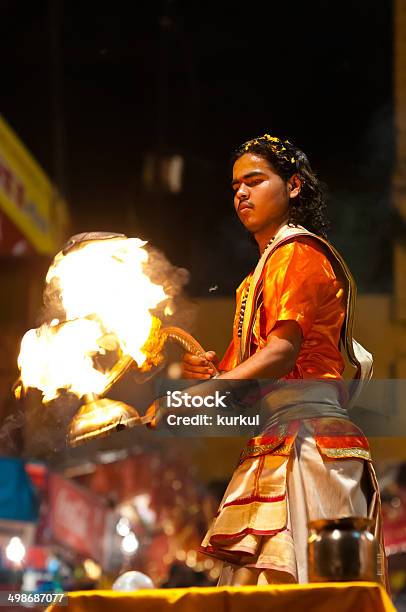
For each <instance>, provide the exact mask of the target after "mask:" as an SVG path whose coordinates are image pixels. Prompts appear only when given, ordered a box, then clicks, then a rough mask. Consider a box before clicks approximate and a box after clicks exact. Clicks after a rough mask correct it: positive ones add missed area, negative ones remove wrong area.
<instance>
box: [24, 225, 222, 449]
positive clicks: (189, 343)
mask: <svg viewBox="0 0 406 612" xmlns="http://www.w3.org/2000/svg"><path fill="white" fill-rule="evenodd" d="M123 240H127V236H125V235H124V234H116V233H111V232H87V233H84V234H77V235H75V236H72V237H71V238H70V239H69V241H68V242H67V243H66V245H65V246H64V248H63V249H62V251H61V252H60V253H58V254H57V255H56V257H55V260H54V262H55V261H58V262H62V261H63V260H64V257H65V256H66V255H69V254H70V252H71V251H76V250H80V249H82V248H84V247H85V246H86V245H88V244H89V243H95V242H96V243H101V242H106V241H107V242H108V241H118V242H120V241H123ZM117 261H121V260H120V258H117ZM84 318H87V317H84ZM89 318H91V317H89ZM65 323H66V321H59V320H58V321H57V322H56V323H55V325H53V326H54V327H55V326H56V327H58V326H63V325H64V324H65ZM168 340H172V341H174V342H176V343H177V344H179V345H180V346H181V347H182V348H183V349H184V350H185V351H188V352H190V353H193V354H195V355H203V354H204V352H205V351H204V349H203V347H202V346H201V345H200V344H199V343H198V342H197V341H196V340H195V339H194V338H193V337H192V336H191V335H190V334H188V333H187V332H185V331H183V330H182V329H180V328H178V327H166V328H161V321H160V320H159V319H158V318H157V317H154V316H153V317H152V326H151V330H150V334H149V337H148V340H147V341H146V343H145V344H144V346H143V347H142V349H141V350H142V353H143V354H144V355H145V357H146V358H145V361H144V362H143V364H142V365H141V367H138V365H137V363H136V362H135V361H134V359H133V358H132V357H131V356H129V355H126V354H120V352H118V353H117V354H116V356H115V358H116V363H115V364H114V365H113V366H112V367H111V368H110V369H109V370H108V371H107V373H106V374H107V378H106V384H105V387H104V389H103V392H102V393H101V394H99V395H95V394H87V395H84V396H83V404H82V405H81V406H80V408H79V410H78V411H77V413H76V414H75V416H74V417H73V419H72V421H71V423H70V427H69V432H68V436H67V442H68V444H69V445H70V446H77V445H79V444H82V443H84V442H86V441H88V440H92V439H94V438H99V437H102V436H106V435H108V434H109V433H110V432H112V431H118V430H120V429H125V428H129V427H134V426H135V425H142V424H146V423H148V422H150V421H151V420H152V418H151V417H150V416H143V417H142V416H140V415H139V414H138V412H137V410H136V409H135V408H133V407H132V406H130V405H128V404H126V403H124V402H121V401H117V400H112V399H109V398H107V397H105V396H106V394H107V393H108V392H109V390H110V389H111V387H112V386H113V385H114V384H115V383H116V382H117V381H118V380H119V379H120V378H121V377H122V376H123V375H124V374H125V373H126V372H128V371H129V370H130V369H137V370H138V371H140V372H146V371H148V370H150V369H151V368H152V367H153V366H157V365H159V364H160V363H162V361H163V349H164V345H165V343H166V342H167V341H168ZM100 342H101V344H100V346H101V347H102V345H103V343H104V345H105V346H103V348H105V349H107V352H108V353H109V354H110V356H109V359H111V358H113V357H114V351H115V350H116V349H117V350H119V349H118V348H117V346H118V345H116V343H115V342H113V349H111V346H109V345H110V342H109V338H108V334H106V336H104V337H103V338H101V339H100ZM212 368H213V373H217V371H216V369H215V368H214V366H212ZM23 388H24V385H23V383H22V381H21V382H18V383H17V386H16V388H15V393H16V396H19V393H21V390H22V389H23Z"/></svg>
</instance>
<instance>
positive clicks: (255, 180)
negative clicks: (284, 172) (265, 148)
mask: <svg viewBox="0 0 406 612" xmlns="http://www.w3.org/2000/svg"><path fill="white" fill-rule="evenodd" d="M232 187H233V190H234V207H235V210H236V212H237V215H238V217H239V219H240V221H241V223H242V224H243V225H244V226H245V227H246V228H247V230H248V231H249V232H250V233H252V234H256V233H258V232H262V231H263V230H266V229H267V228H268V227H269V228H270V230H271V231H273V229H274V228H276V227H278V226H279V225H280V224H281V223H283V222H284V221H285V220H287V218H288V210H289V191H290V190H289V185H288V184H287V183H286V182H285V181H284V180H283V179H282V178H281V177H280V176H279V174H276V172H275V171H274V170H272V168H271V166H270V165H269V163H268V162H267V161H266V159H264V158H263V157H261V156H260V155H255V154H254V153H245V154H244V155H242V156H241V157H239V158H238V159H237V161H236V162H235V164H234V168H233V181H232Z"/></svg>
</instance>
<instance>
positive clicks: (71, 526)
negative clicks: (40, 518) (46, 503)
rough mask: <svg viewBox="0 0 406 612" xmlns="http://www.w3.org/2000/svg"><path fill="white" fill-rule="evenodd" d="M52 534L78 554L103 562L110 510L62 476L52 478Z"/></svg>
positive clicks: (50, 496) (56, 475)
mask: <svg viewBox="0 0 406 612" xmlns="http://www.w3.org/2000/svg"><path fill="white" fill-rule="evenodd" d="M49 499H50V515H51V529H52V534H53V536H54V538H55V539H56V540H58V541H59V542H61V543H62V544H66V545H67V546H70V547H71V548H73V549H74V550H75V551H76V552H78V553H80V554H82V555H84V556H88V557H91V558H92V559H95V560H96V561H99V562H102V561H103V543H104V537H105V529H106V524H107V516H108V509H107V508H106V506H105V505H104V504H103V503H102V502H101V501H100V499H99V498H98V497H96V496H95V495H93V494H92V493H90V492H88V491H86V490H84V489H82V488H81V487H78V486H77V485H76V484H73V483H72V482H70V481H69V480H67V479H65V478H63V477H62V476H60V475H59V474H50V480H49Z"/></svg>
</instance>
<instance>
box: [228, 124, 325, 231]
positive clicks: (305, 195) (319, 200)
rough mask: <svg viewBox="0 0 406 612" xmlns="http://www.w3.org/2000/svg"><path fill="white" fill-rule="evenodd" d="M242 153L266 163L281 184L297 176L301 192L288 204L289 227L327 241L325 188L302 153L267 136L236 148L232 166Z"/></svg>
mask: <svg viewBox="0 0 406 612" xmlns="http://www.w3.org/2000/svg"><path fill="white" fill-rule="evenodd" d="M245 153H255V154H256V155H260V156H261V157H263V158H264V159H266V160H267V162H268V163H269V164H270V165H271V166H272V168H273V170H274V171H275V172H276V173H277V174H279V176H280V177H281V178H282V179H283V180H284V181H287V180H288V179H289V178H290V177H291V176H293V175H294V174H297V176H298V178H299V179H300V182H301V189H300V193H299V195H298V196H297V197H296V198H292V199H291V200H290V210H289V223H290V224H292V225H302V226H303V227H305V228H306V229H308V230H309V231H310V232H313V233H314V234H317V235H318V236H322V237H323V238H326V237H327V232H328V229H329V222H328V219H327V204H326V188H325V185H323V184H322V183H321V182H320V181H319V180H318V178H317V176H316V175H315V173H314V172H313V170H312V169H311V166H310V163H309V160H308V159H307V156H306V155H305V153H303V151H301V150H300V149H299V148H298V147H296V146H295V145H294V144H292V143H291V142H290V141H289V140H282V139H280V138H277V137H275V136H269V134H265V135H264V136H260V137H258V138H254V139H253V140H249V141H248V142H245V143H244V144H242V145H241V146H239V147H238V148H237V149H236V150H235V151H234V153H233V154H232V157H231V162H232V164H234V163H235V162H236V160H237V159H238V158H239V157H241V156H242V155H244V154H245Z"/></svg>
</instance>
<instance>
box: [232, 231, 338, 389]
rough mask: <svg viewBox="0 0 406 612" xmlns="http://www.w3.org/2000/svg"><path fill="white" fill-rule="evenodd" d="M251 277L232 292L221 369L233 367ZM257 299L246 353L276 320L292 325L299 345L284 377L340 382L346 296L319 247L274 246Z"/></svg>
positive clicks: (302, 241) (298, 242) (301, 241)
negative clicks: (297, 328) (300, 336)
mask: <svg viewBox="0 0 406 612" xmlns="http://www.w3.org/2000/svg"><path fill="white" fill-rule="evenodd" d="M252 274H253V273H252V272H251V273H250V274H249V275H248V276H247V277H246V278H245V279H244V281H243V282H242V283H241V285H240V286H239V287H238V289H237V295H236V302H237V303H236V314H235V318H234V326H233V340H232V342H231V344H230V346H229V347H228V349H227V351H226V354H225V355H224V357H223V359H222V361H221V363H220V369H221V370H227V371H228V370H232V369H233V368H235V367H236V366H237V365H238V346H239V338H238V335H237V330H238V321H239V316H240V310H241V303H242V299H243V296H244V295H245V293H246V290H247V288H248V287H249V283H250V280H251V277H252ZM262 297H263V299H262V301H261V304H260V305H259V307H258V309H257V312H256V313H255V319H254V323H253V334H252V340H251V346H250V352H249V354H250V355H253V354H254V353H255V352H257V351H258V350H260V349H261V348H263V347H264V346H265V344H266V342H267V338H268V336H269V334H270V332H271V331H272V329H273V328H274V327H275V325H276V323H277V322H278V321H287V320H292V321H296V322H297V323H298V324H299V325H300V327H301V330H302V334H303V342H302V346H301V349H300V353H299V357H298V359H297V361H296V366H295V368H294V369H293V370H292V372H290V373H289V374H288V375H287V376H286V377H285V378H287V379H289V378H295V379H301V378H303V379H304V378H319V379H320V378H324V379H325V378H333V379H337V378H341V374H342V373H343V370H344V360H343V358H342V356H341V353H340V350H339V341H340V330H341V326H342V324H343V321H344V318H345V312H346V296H345V290H344V283H343V282H342V281H341V280H340V279H339V278H337V276H336V273H335V271H334V269H333V266H332V265H331V263H330V261H329V259H328V257H327V255H326V254H325V252H324V250H323V247H322V246H321V245H320V244H319V243H318V242H317V241H316V240H314V239H312V238H307V237H300V238H295V239H294V240H292V241H291V242H288V243H285V244H283V245H281V246H279V247H278V248H277V249H276V250H275V251H274V252H273V253H272V254H271V255H270V256H269V258H268V260H267V262H266V264H265V266H264V270H263V296H262Z"/></svg>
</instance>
